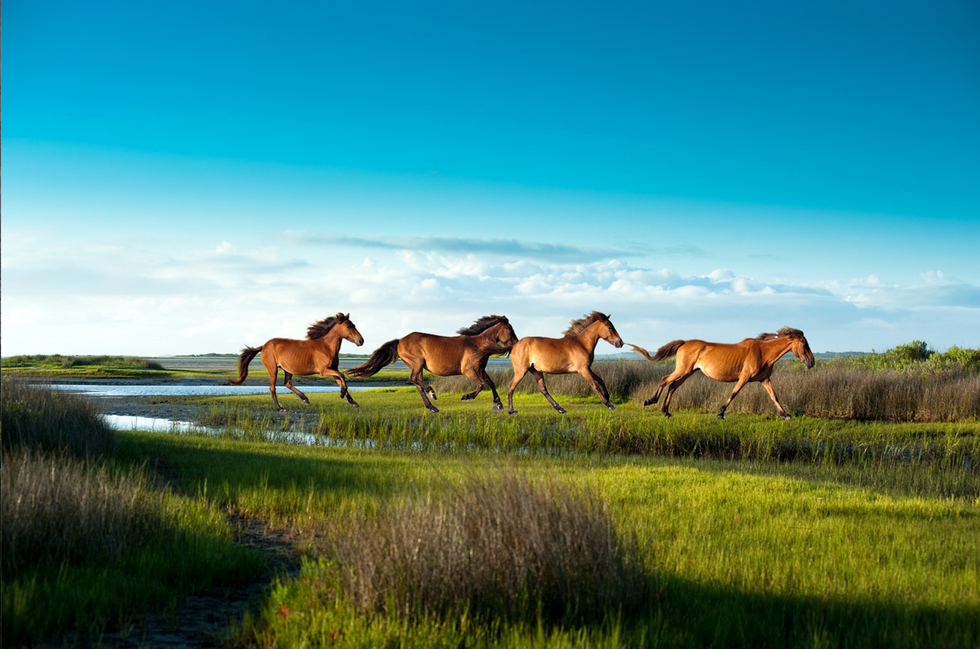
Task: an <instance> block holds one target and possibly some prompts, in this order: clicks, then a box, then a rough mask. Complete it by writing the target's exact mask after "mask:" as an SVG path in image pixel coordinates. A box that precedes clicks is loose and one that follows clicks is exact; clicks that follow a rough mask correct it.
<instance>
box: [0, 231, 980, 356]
mask: <svg viewBox="0 0 980 649" xmlns="http://www.w3.org/2000/svg"><path fill="white" fill-rule="evenodd" d="M320 236H322V235H320ZM283 240H285V241H292V243H291V244H290V245H289V246H285V245H283V244H282V241H283ZM110 248H111V249H110ZM35 250H40V251H41V252H38V253H37V254H34V255H30V256H27V255H17V254H13V255H10V256H9V257H8V255H7V248H6V246H5V247H4V259H3V273H4V286H3V289H4V293H3V295H4V297H3V341H4V346H3V348H4V354H5V355H10V354H17V353H76V354H83V353H93V354H95V353H127V354H191V353H205V352H233V351H236V350H237V349H239V348H240V347H241V346H242V345H245V344H250V345H254V344H259V343H262V342H264V341H265V340H266V339H268V338H271V337H274V336H287V337H302V336H303V335H304V332H305V328H306V326H307V325H308V324H309V323H310V322H312V321H314V320H317V319H320V318H322V317H325V316H326V315H329V314H332V313H335V312H337V311H345V312H348V311H349V312H350V313H351V317H352V319H353V320H354V321H355V322H356V323H357V325H358V327H359V329H360V330H361V332H362V333H363V334H364V335H365V337H366V339H367V342H366V345H367V347H371V348H373V346H377V345H380V344H381V343H383V342H385V341H387V340H389V339H391V338H395V337H400V336H403V335H405V334H407V333H409V332H411V331H429V332H432V333H440V334H445V335H452V334H453V333H454V332H455V331H456V330H457V329H458V328H459V327H461V326H464V325H467V324H469V323H471V322H472V321H474V320H475V319H476V318H478V317H480V316H482V315H486V314H489V313H501V314H506V315H508V316H509V317H510V318H511V321H512V322H513V323H514V326H515V329H516V330H517V333H518V335H546V336H558V335H560V332H561V331H562V330H563V329H564V328H565V327H566V326H567V324H568V322H569V321H570V320H571V319H573V318H577V317H580V316H581V315H583V314H584V313H588V312H590V311H592V310H593V309H598V310H602V311H604V312H607V313H611V314H612V316H613V320H614V322H615V323H616V326H617V328H618V329H619V331H620V332H621V334H623V336H624V338H625V339H626V340H628V341H629V342H634V343H636V344H640V345H644V346H659V345H660V344H662V343H663V342H666V341H668V340H672V339H675V338H703V339H708V340H719V341H730V340H740V339H741V338H744V337H746V336H752V335H756V334H758V333H760V332H762V331H774V330H776V329H778V328H779V327H782V326H785V325H789V326H793V327H797V328H800V329H803V330H804V331H805V332H806V333H807V336H808V338H809V339H810V342H811V345H812V346H813V348H814V349H815V350H819V351H824V350H829V351H848V350H870V349H871V348H876V349H884V348H887V347H890V346H894V345H896V344H900V343H904V342H908V341H909V340H912V339H924V340H927V341H928V342H930V344H931V345H932V346H933V347H937V348H945V347H946V346H949V345H951V344H958V345H970V346H976V345H977V344H978V343H980V341H977V340H976V339H975V337H976V334H975V333H973V332H974V329H975V323H976V322H978V321H980V317H978V316H980V287H978V286H975V285H972V284H968V283H965V282H962V281H959V280H956V279H955V278H950V277H946V276H944V275H943V274H942V272H941V271H938V270H924V271H922V275H921V282H920V283H917V284H915V285H898V284H895V283H889V282H887V281H886V280H884V279H882V278H879V277H876V276H870V277H864V278H855V279H853V280H847V281H841V280H835V279H827V280H822V281H819V282H815V283H813V284H791V283H785V282H777V281H769V280H767V278H759V277H749V276H745V275H742V274H740V273H739V272H738V271H737V269H728V268H711V267H710V266H708V265H707V262H705V263H706V265H705V268H704V271H703V272H701V273H697V274H680V273H678V272H676V271H675V270H672V269H671V268H670V267H663V268H649V267H645V266H644V265H642V263H637V261H636V260H635V258H630V257H629V256H628V255H624V254H621V253H620V252H619V251H613V250H598V249H588V248H575V247H571V246H559V245H551V244H540V243H533V242H532V243H528V242H519V241H515V240H505V239H487V240H483V239H453V238H449V237H391V238H385V237H378V238H368V237H357V238H350V237H346V238H345V237H339V238H330V240H329V242H327V241H320V240H319V237H318V236H317V235H311V234H309V233H305V234H304V233H298V232H288V233H285V234H284V235H283V237H282V240H280V242H279V243H278V244H273V245H268V246H263V247H247V246H239V245H235V244H232V243H231V242H228V241H219V242H215V243H213V244H211V245H209V246H206V247H205V246H201V247H198V248H196V249H188V250H160V249H158V248H154V249H151V248H148V247H145V246H144V247H140V246H130V247H125V246H115V247H112V246H109V247H107V248H106V250H104V251H102V252H103V253H104V254H88V255H78V254H75V255H70V254H59V249H58V247H57V246H54V247H48V248H40V249H39V248H35ZM45 250H46V251H47V252H45ZM324 251H326V254H324ZM60 252H61V253H64V251H60ZM365 252H367V253H370V254H364V253H365ZM110 259H111V262H110V261H109V260H110ZM971 336H972V337H973V338H972V339H971ZM598 352H599V353H610V352H612V348H608V349H604V348H603V347H600V348H599V350H598Z"/></svg>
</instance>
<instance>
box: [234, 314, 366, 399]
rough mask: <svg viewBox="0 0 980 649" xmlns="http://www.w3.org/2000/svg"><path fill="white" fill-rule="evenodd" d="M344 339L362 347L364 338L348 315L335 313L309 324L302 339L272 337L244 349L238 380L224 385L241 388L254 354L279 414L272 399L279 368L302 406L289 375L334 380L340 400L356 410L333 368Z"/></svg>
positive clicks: (341, 378)
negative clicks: (259, 363) (325, 377)
mask: <svg viewBox="0 0 980 649" xmlns="http://www.w3.org/2000/svg"><path fill="white" fill-rule="evenodd" d="M344 340H349V341H351V342H352V343H354V344H355V345H357V346H358V347H360V346H361V345H363V344H364V336H362V335H361V334H360V332H359V331H358V330H357V327H355V326H354V323H353V322H351V321H350V314H349V313H348V314H347V315H344V314H343V313H338V314H337V315H335V316H332V317H330V318H326V319H324V320H321V321H320V322H316V323H314V324H311V325H310V327H309V329H307V330H306V340H293V339H291V338H273V339H272V340H270V341H268V342H266V343H265V344H264V345H262V346H261V347H246V348H244V349H243V350H242V353H241V355H240V356H239V357H238V380H230V379H229V381H228V382H229V383H231V384H232V385H241V383H242V381H244V380H245V377H247V376H248V364H249V363H250V362H252V359H253V358H255V355H256V354H258V353H260V352H261V353H262V365H264V366H265V369H266V371H267V372H268V373H269V392H271V393H272V402H273V403H275V404H276V411H277V412H278V413H279V414H280V415H281V414H283V413H285V412H286V409H285V408H283V407H282V406H280V405H279V398H278V397H277V396H276V378H277V377H278V374H279V368H280V367H281V368H282V372H283V375H284V379H285V380H284V381H283V383H282V384H283V385H284V386H286V387H287V388H289V389H290V390H291V391H292V392H293V394H295V395H296V396H298V397H299V398H300V399H302V400H303V403H309V402H310V400H309V399H307V398H306V395H305V394H303V393H302V392H300V391H299V390H298V389H296V388H295V387H293V374H299V375H303V374H319V375H320V376H332V377H334V379H336V381H337V385H339V386H340V398H341V399H347V402H348V403H349V404H350V405H352V406H354V407H355V408H357V407H359V406H358V405H357V403H356V402H355V401H354V399H353V398H352V397H351V396H350V392H348V390H347V381H345V380H344V375H343V374H342V373H341V372H340V371H339V370H338V369H337V365H338V361H339V360H340V355H339V352H340V343H341V342H343V341H344Z"/></svg>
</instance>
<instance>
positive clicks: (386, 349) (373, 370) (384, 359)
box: [346, 338, 399, 379]
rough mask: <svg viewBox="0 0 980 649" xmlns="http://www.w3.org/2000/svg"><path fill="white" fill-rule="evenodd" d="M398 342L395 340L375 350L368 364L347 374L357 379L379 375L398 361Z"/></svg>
mask: <svg viewBox="0 0 980 649" xmlns="http://www.w3.org/2000/svg"><path fill="white" fill-rule="evenodd" d="M398 340H399V339H398V338H395V339H394V340H389V341H388V342H386V343H385V344H383V345H381V347H378V348H377V349H375V350H374V353H373V354H371V358H369V359H368V360H367V362H365V363H361V364H360V365H358V366H357V367H353V368H351V369H349V370H347V372H346V374H347V375H348V376H352V377H354V378H355V379H366V378H367V377H369V376H374V375H375V374H377V373H378V372H379V371H380V370H381V368H382V367H385V366H386V365H391V364H392V363H394V362H395V361H397V360H398Z"/></svg>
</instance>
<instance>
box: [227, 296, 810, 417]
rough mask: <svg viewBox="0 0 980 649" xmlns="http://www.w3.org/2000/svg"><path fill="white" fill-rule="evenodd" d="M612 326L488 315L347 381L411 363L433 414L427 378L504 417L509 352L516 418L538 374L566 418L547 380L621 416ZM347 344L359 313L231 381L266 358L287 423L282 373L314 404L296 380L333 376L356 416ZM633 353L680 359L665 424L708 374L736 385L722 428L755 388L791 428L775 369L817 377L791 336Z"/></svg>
mask: <svg viewBox="0 0 980 649" xmlns="http://www.w3.org/2000/svg"><path fill="white" fill-rule="evenodd" d="M609 318H610V316H608V315H605V314H603V313H600V312H599V311H593V312H592V313H590V314H588V315H585V316H583V317H581V318H579V319H577V320H572V322H571V324H570V325H569V327H568V329H566V330H565V331H564V332H562V337H561V338H546V337H543V336H527V337H525V338H518V337H517V334H516V333H514V328H513V327H512V326H511V324H510V322H509V321H508V320H507V318H506V317H505V316H499V315H489V316H484V317H482V318H480V319H479V320H477V321H476V322H474V323H473V324H472V325H471V326H469V327H464V328H462V329H460V330H459V331H458V332H457V334H458V335H456V336H437V335H435V334H427V333H420V332H417V331H416V332H413V333H410V334H408V335H407V336H404V337H402V338H396V339H394V340H389V341H388V342H386V343H385V344H383V345H382V346H381V347H379V348H378V349H376V350H375V351H374V353H373V354H371V357H370V358H369V359H368V360H367V361H365V362H364V363H362V364H361V365H358V366H357V367H354V368H352V369H350V370H347V373H348V374H349V375H350V376H352V377H354V378H367V377H370V376H373V375H374V374H377V373H378V372H379V371H380V370H381V369H382V368H384V367H386V366H388V365H390V364H392V363H394V362H395V361H397V360H398V359H401V360H402V361H403V362H404V363H405V364H406V365H407V366H408V367H409V370H410V375H409V380H410V381H411V382H412V384H414V385H415V387H416V389H418V392H419V395H420V396H421V397H422V403H424V404H425V407H426V408H428V409H429V410H430V411H431V412H439V409H438V408H436V407H435V406H434V405H432V401H434V400H435V399H436V393H435V390H433V389H432V386H430V385H428V384H427V383H426V382H425V381H423V380H422V378H423V377H422V373H423V370H425V371H428V372H430V373H431V374H435V375H438V376H457V375H462V376H466V377H468V378H470V379H472V380H473V381H474V382H475V383H476V389H475V390H473V391H472V392H467V393H466V394H464V395H463V396H462V399H463V400H464V401H465V400H469V399H474V398H476V396H477V395H478V394H479V393H480V392H481V391H482V390H483V388H484V387H485V386H486V387H489V388H490V391H491V393H493V412H502V411H503V408H504V407H503V403H502V402H501V400H500V395H499V394H497V386H495V385H494V383H493V380H492V379H491V378H490V375H489V374H487V362H488V361H489V359H490V357H491V356H495V355H504V354H508V353H509V354H510V359H511V363H512V364H513V366H514V378H513V379H511V382H510V385H509V386H508V388H507V412H508V413H510V414H512V415H513V414H516V413H517V411H516V410H514V389H515V388H516V387H517V385H518V384H519V383H520V382H521V379H523V378H524V376H525V375H526V374H527V373H528V372H530V373H531V376H533V377H534V379H535V380H536V381H537V385H538V391H540V392H541V394H542V395H544V397H545V398H546V399H547V400H548V402H549V403H550V404H551V405H552V407H554V409H555V410H557V411H558V412H559V413H561V414H565V412H566V411H565V409H564V408H562V407H561V406H560V405H558V403H557V402H556V401H555V400H554V398H553V397H552V396H551V394H549V393H548V388H547V387H546V386H545V383H544V375H545V374H571V373H577V374H580V375H581V376H582V377H583V378H584V379H585V380H586V381H588V383H589V385H591V386H592V389H593V390H595V392H596V393H597V394H598V395H599V397H600V398H601V399H602V403H603V404H604V405H605V406H606V407H607V408H609V409H610V410H613V409H615V406H614V405H613V404H612V403H610V401H609V391H608V390H607V389H606V384H605V383H604V382H603V381H602V378H601V377H600V376H599V375H598V374H596V373H595V372H594V371H593V370H592V362H593V361H594V360H595V347H596V345H597V344H598V343H599V340H600V339H601V340H605V341H606V342H608V343H609V344H611V345H612V346H613V347H616V348H617V349H619V348H621V347H622V346H623V339H622V338H621V337H620V335H619V333H618V332H617V331H616V327H615V326H613V323H612V321H611V320H610V319H609ZM344 340H347V341H350V342H352V343H354V344H355V345H357V346H358V347H360V346H361V345H363V344H364V337H363V336H362V335H361V334H360V332H359V331H358V330H357V327H355V326H354V323H353V322H351V320H350V314H343V313H338V314H337V315H335V316H331V317H329V318H326V319H324V320H321V321H320V322H316V323H314V324H312V325H310V327H309V328H308V329H307V334H306V339H305V340H294V339H291V338H273V339H271V340H269V341H267V342H266V343H265V344H264V345H262V346H261V347H245V348H244V349H243V350H242V352H241V355H240V356H239V357H238V369H239V376H238V378H237V379H235V380H230V381H229V382H230V383H232V384H233V385H241V383H242V382H243V381H244V380H245V378H246V377H247V376H248V366H249V363H250V362H251V361H252V359H254V358H255V356H256V355H258V354H261V355H262V365H263V366H264V367H265V369H266V371H267V372H268V373H269V391H270V392H271V393H272V401H273V403H274V404H275V406H276V410H277V411H278V412H279V413H280V414H283V413H285V412H286V410H285V408H283V407H282V406H280V405H279V398H278V396H277V395H276V380H277V378H278V375H279V368H282V371H283V374H284V376H285V380H284V382H283V385H284V386H285V387H286V388H288V389H289V390H290V391H292V392H293V393H294V394H295V395H296V396H298V397H299V398H300V399H302V401H303V402H304V403H309V402H310V401H309V399H308V398H307V397H306V395H305V394H303V393H302V392H301V391H300V390H298V389H297V388H296V387H295V386H294V385H293V376H294V375H301V376H302V375H307V374H319V375H320V376H332V377H333V378H334V379H335V380H336V381H337V385H339V386H340V397H341V398H342V399H346V400H347V402H348V403H350V404H351V405H352V406H354V407H355V408H356V407H358V404H357V402H356V401H354V399H353V397H352V396H351V394H350V391H349V390H348V388H347V381H346V379H345V377H344V373H343V372H341V371H340V370H339V369H338V366H339V362H340V345H341V342H343V341H344ZM630 347H632V348H633V349H634V350H636V351H637V353H639V354H641V355H642V356H643V357H644V358H646V359H647V360H649V361H659V360H663V359H667V358H671V357H676V365H675V367H674V370H673V371H672V372H671V373H670V374H668V375H667V376H665V377H664V378H663V379H662V380H661V381H660V385H659V386H658V388H657V393H656V394H655V395H654V396H653V397H652V398H650V399H647V400H646V401H645V402H644V403H643V405H644V406H649V405H652V404H655V403H657V402H658V401H659V400H660V395H661V393H663V391H664V389H665V388H666V389H667V396H666V397H665V398H664V402H663V406H662V407H661V411H662V412H663V414H664V416H665V417H670V416H671V414H670V400H671V397H672V396H673V394H674V391H676V390H677V388H678V387H680V386H681V385H682V384H683V383H684V381H686V380H687V379H688V378H689V377H690V376H691V375H692V374H694V372H696V371H698V370H700V371H701V372H702V373H703V374H704V375H705V376H708V377H709V378H712V379H714V380H716V381H722V382H726V383H735V387H734V389H733V390H732V393H731V396H729V397H728V400H727V401H726V402H725V403H724V404H723V405H722V406H721V408H720V410H719V412H718V418H719V419H724V418H725V410H727V408H728V406H729V404H731V402H732V400H733V399H734V398H735V396H736V395H737V394H738V393H739V391H740V390H741V389H742V388H743V387H744V386H745V384H746V383H749V382H753V381H757V382H760V383H762V385H763V387H764V388H765V389H766V392H767V393H768V394H769V397H770V398H771V399H772V402H773V403H774V404H776V410H777V411H778V412H779V416H780V417H782V418H783V419H790V415H789V413H787V412H786V410H784V409H783V407H782V406H781V405H780V404H779V401H778V400H777V399H776V393H775V392H774V391H773V388H772V382H771V381H770V375H771V374H772V369H773V366H774V365H775V363H776V361H778V360H779V359H780V358H782V356H783V355H785V354H787V353H790V352H792V353H793V354H794V355H795V356H796V357H797V358H799V359H800V361H802V362H803V364H804V365H805V366H806V367H807V368H811V367H813V364H814V357H813V352H811V351H810V345H809V344H808V343H807V340H806V337H805V336H804V335H803V332H802V331H800V330H799V329H793V328H790V327H783V328H782V329H780V330H779V331H778V332H776V333H764V334H760V335H758V336H756V337H755V338H746V339H745V340H742V341H741V342H737V343H711V342H705V341H703V340H674V341H672V342H669V343H667V344H666V345H664V346H663V347H661V348H660V349H658V350H657V352H656V353H655V354H653V355H651V354H650V353H649V352H647V350H645V349H643V348H642V347H638V346H637V345H633V344H630Z"/></svg>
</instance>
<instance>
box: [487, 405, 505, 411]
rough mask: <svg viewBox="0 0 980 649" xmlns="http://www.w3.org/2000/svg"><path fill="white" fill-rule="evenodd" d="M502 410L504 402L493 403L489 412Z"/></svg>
mask: <svg viewBox="0 0 980 649" xmlns="http://www.w3.org/2000/svg"><path fill="white" fill-rule="evenodd" d="M503 411H504V404H502V403H495V404H493V410H491V411H490V412H503Z"/></svg>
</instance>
